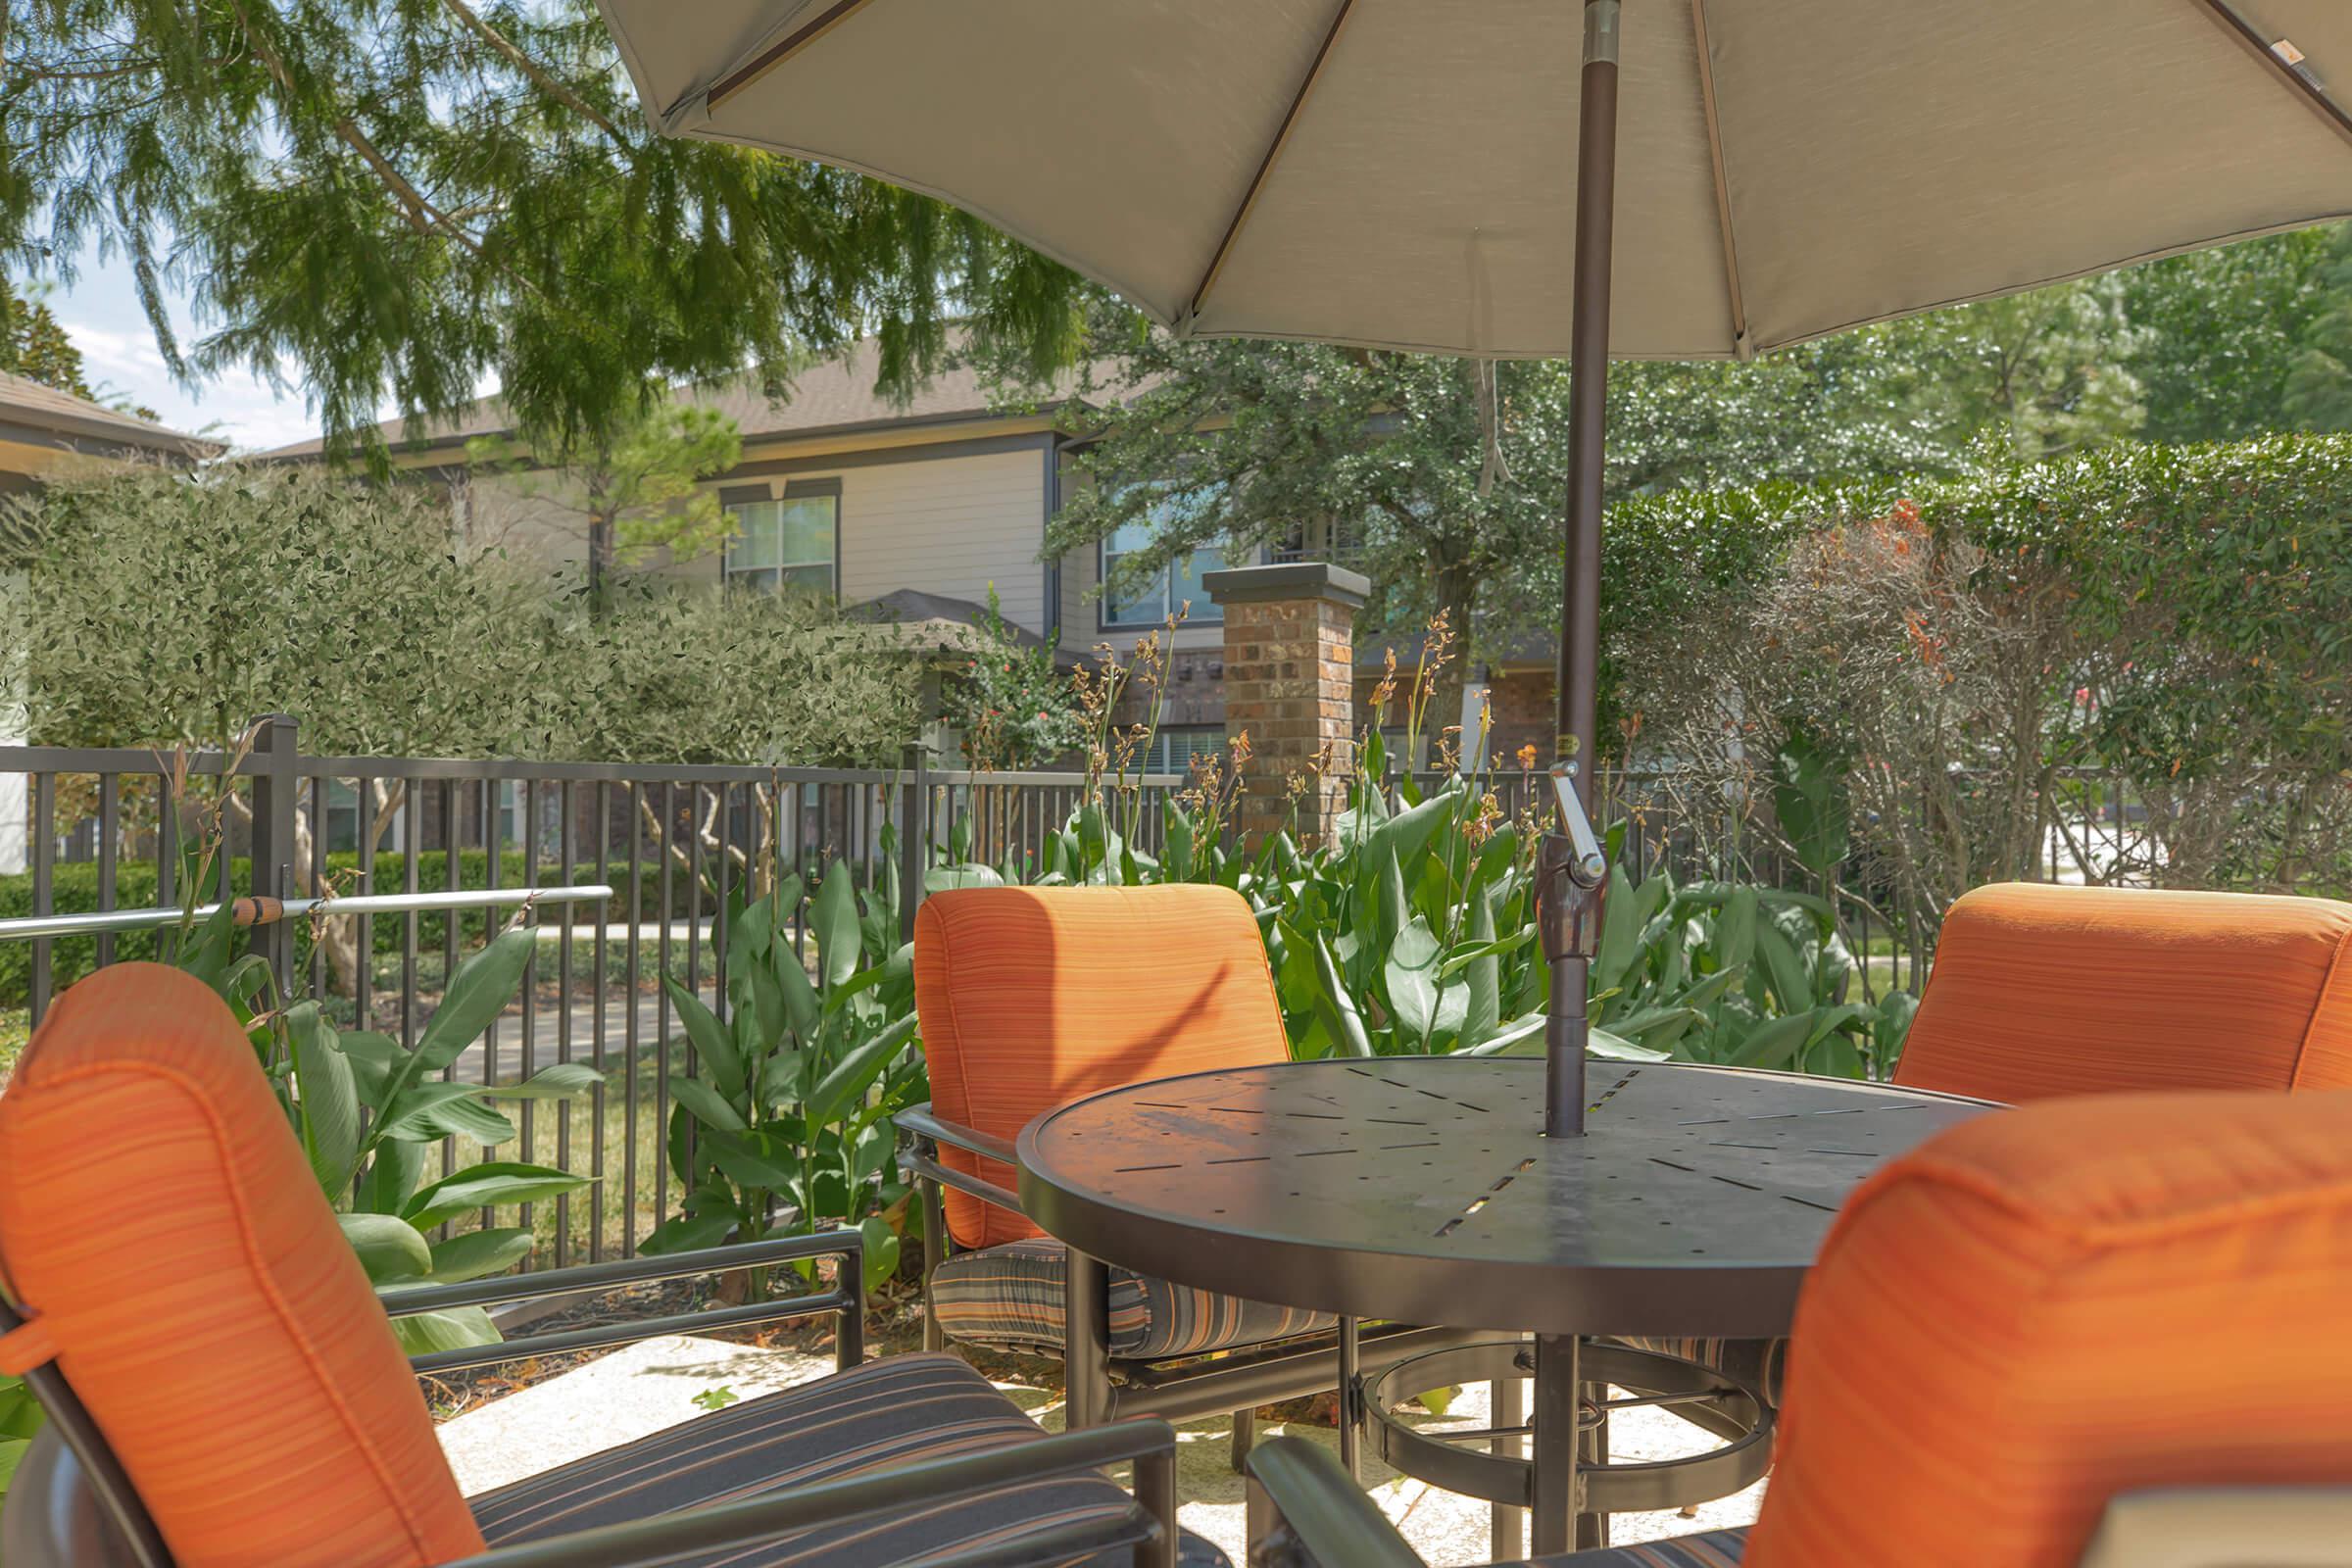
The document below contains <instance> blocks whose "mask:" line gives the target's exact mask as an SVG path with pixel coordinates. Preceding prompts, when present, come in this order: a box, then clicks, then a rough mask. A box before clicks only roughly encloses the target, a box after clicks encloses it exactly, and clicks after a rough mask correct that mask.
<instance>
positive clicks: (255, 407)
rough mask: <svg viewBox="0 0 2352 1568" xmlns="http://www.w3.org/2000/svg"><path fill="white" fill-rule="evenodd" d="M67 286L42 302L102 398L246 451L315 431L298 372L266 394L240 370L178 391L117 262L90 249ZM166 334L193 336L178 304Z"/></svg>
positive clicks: (126, 269) (183, 339)
mask: <svg viewBox="0 0 2352 1568" xmlns="http://www.w3.org/2000/svg"><path fill="white" fill-rule="evenodd" d="M78 274H79V275H78V276H76V277H75V279H74V281H73V285H72V286H71V287H66V286H64V285H60V286H58V287H57V288H56V289H54V290H53V291H52V292H51V293H50V294H49V296H48V304H49V309H50V310H51V311H52V312H54V313H55V314H56V316H57V319H58V322H59V324H61V325H62V326H64V327H65V329H66V335H67V336H69V337H71V338H72V339H73V346H74V347H75V348H77V349H79V350H81V357H82V369H83V373H84V374H85V375H86V376H87V377H88V379H89V382H90V385H91V386H92V388H94V389H95V390H97V391H98V393H99V395H100V396H101V397H103V398H106V399H109V400H112V399H113V398H115V397H117V396H122V397H126V398H128V399H129V400H130V401H131V402H132V403H136V404H140V405H143V406H145V407H147V408H150V409H153V410H154V411H155V412H156V413H157V414H158V415H159V416H161V417H162V418H163V421H164V423H166V424H168V425H170V426H172V428H173V429H175V430H182V431H186V432H188V433H190V434H196V435H211V436H213V437H215V438H216V439H219V440H222V441H226V442H228V443H230V444H231V445H232V446H234V447H236V448H238V449H241V450H247V451H261V450H266V449H268V448H270V447H281V446H285V445H287V444H289V443H291V442H295V441H300V440H303V439H304V438H305V437H308V436H313V435H317V434H318V433H319V422H318V419H317V417H315V416H314V415H313V413H312V411H311V409H310V408H309V407H308V405H307V403H306V401H305V399H304V395H303V388H302V385H301V377H300V375H299V373H290V374H288V375H287V377H286V381H287V385H286V386H284V387H283V388H272V387H271V386H270V384H269V383H268V382H266V381H264V380H262V379H261V378H259V377H257V376H254V375H251V374H249V373H247V372H245V371H242V370H232V371H229V372H228V373H227V374H225V375H221V376H219V377H216V378H214V379H212V380H209V381H205V382H202V383H200V384H198V385H197V386H196V387H195V388H194V389H193V390H191V389H189V388H187V387H183V386H182V385H180V383H179V382H178V381H176V380H174V379H173V378H172V372H171V371H170V370H168V369H166V368H165V367H164V357H163V356H162V355H161V354H160V353H158V352H157V351H156V347H155V334H154V332H153V331H152V330H150V329H149V327H148V325H147V313H146V312H145V311H144V310H143V309H141V308H140V305H139V296H138V290H137V288H136V286H135V285H134V284H133V282H132V280H131V270H130V264H129V263H128V262H127V261H125V260H124V259H123V258H122V257H119V256H118V257H115V258H113V259H111V260H105V261H102V260H100V259H99V257H98V256H97V254H96V252H95V251H94V250H93V251H91V252H88V253H85V254H84V255H83V256H82V258H81V262H80V266H79V269H78ZM172 328H173V330H174V332H175V333H176V335H177V336H178V338H179V341H180V343H181V344H182V346H185V345H187V344H191V343H193V342H195V341H196V339H197V337H198V336H199V335H200V334H199V332H198V329H197V327H196V325H195V323H194V321H193V320H192V319H190V318H189V316H188V312H187V308H186V304H185V302H184V300H181V299H178V298H176V297H175V298H173V300H172Z"/></svg>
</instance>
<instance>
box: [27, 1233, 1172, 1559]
mask: <svg viewBox="0 0 2352 1568" xmlns="http://www.w3.org/2000/svg"><path fill="white" fill-rule="evenodd" d="M828 1257H830V1258H837V1259H839V1260H840V1264H839V1272H838V1273H837V1275H836V1277H835V1280H836V1282H835V1284H834V1285H833V1286H832V1287H831V1288H830V1289H827V1290H824V1291H819V1292H816V1293H813V1294H811V1295H808V1296H800V1297H794V1298H791V1299H787V1300H780V1301H762V1302H754V1303H750V1304H748V1305H745V1306H736V1307H720V1308H715V1309H711V1310H708V1311H703V1312H687V1313H673V1314H669V1315H666V1316H663V1317H659V1318H653V1319H649V1320H646V1321H643V1322H638V1323H621V1324H611V1325H605V1326H600V1327H597V1328H590V1329H581V1330H575V1331H572V1332H568V1333H561V1334H548V1335H540V1336H537V1337H535V1338H530V1339H523V1340H515V1341H508V1342H504V1343H501V1344H497V1345H486V1346H474V1347H468V1348H463V1349H456V1350H445V1351H440V1352H437V1353H434V1354H429V1355H421V1356H417V1357H413V1358H412V1359H411V1362H410V1365H411V1366H412V1367H414V1368H415V1369H416V1370H417V1372H418V1373H419V1374H420V1375H422V1374H428V1373H433V1372H445V1371H452V1370H456V1369H459V1368H462V1367H476V1366H489V1365H494V1364H496V1363H498V1362H502V1361H511V1360H515V1359H519V1358H521V1357H524V1356H532V1355H545V1354H555V1353H563V1352H565V1351H571V1350H581V1349H591V1348H603V1347H607V1346H613V1345H621V1344H627V1343H631V1342H634V1341H638V1340H646V1339H653V1338H657V1337H659V1336H662V1335H665V1334H678V1333H685V1332H690V1331H693V1330H698V1329H700V1330H708V1329H714V1328H740V1327H743V1326H745V1325H747V1324H752V1323H770V1322H782V1321H787V1320H790V1319H795V1318H806V1317H814V1316H818V1315H820V1314H825V1313H831V1314H834V1315H835V1317H836V1318H837V1320H838V1327H837V1329H836V1333H835V1340H834V1364H835V1366H836V1368H837V1369H838V1370H840V1371H844V1372H846V1371H848V1370H850V1369H851V1368H853V1367H855V1366H858V1365H859V1364H860V1363H861V1362H862V1361H863V1360H864V1355H865V1327H864V1310H865V1308H864V1301H863V1299H862V1293H861V1291H860V1290H859V1289H858V1284H857V1283H856V1282H858V1280H860V1279H861V1278H862V1270H863V1266H864V1249H863V1246H862V1243H861V1241H860V1238H859V1236H858V1233H857V1232H856V1231H831V1232H825V1233H822V1234H819V1235H815V1236H792V1237H780V1238H774V1239H771V1240H768V1241H763V1242H751V1243H740V1244H736V1245H732V1246H727V1247H714V1248H706V1249H703V1250H698V1251H692V1252H677V1253H671V1254H668V1255H665V1256H660V1257H635V1258H623V1259H616V1260H614V1261H612V1262H607V1263H591V1264H586V1265H583V1266H580V1267H577V1268H566V1269H555V1270H549V1271H544V1272H539V1273H532V1274H523V1275H513V1276H507V1277H504V1278H499V1279H489V1280H473V1281H467V1282H465V1283H463V1284H457V1285H424V1286H413V1287H408V1288H404V1289H397V1290H391V1291H386V1292H384V1293H383V1297H382V1299H383V1301H384V1306H385V1311H386V1313H387V1315H389V1316H391V1317H395V1318H397V1317H406V1316H412V1315H414V1314H416V1313H419V1312H433V1311H442V1310H446V1309H448V1308H452V1307H457V1306H488V1305H493V1304H501V1303H510V1302H517V1301H528V1300H535V1299H545V1298H549V1297H557V1296H569V1295H575V1294H579V1293H582V1292H588V1291H599V1290H609V1289H612V1288H613V1287H614V1286H617V1285H628V1284H638V1283H643V1282H646V1281H651V1280H662V1279H679V1278H684V1277H686V1276H689V1275H698V1274H710V1273H731V1272H734V1271H736V1270H739V1269H746V1268H764V1267H769V1266H772V1265H775V1264H779V1263H790V1262H800V1261H804V1260H809V1259H818V1258H828ZM24 1321H25V1312H24V1311H23V1310H21V1309H20V1303H15V1302H11V1301H8V1300H6V1299H0V1331H5V1330H8V1329H13V1328H15V1327H17V1326H18V1325H19V1324H21V1323H23V1322H24ZM25 1385H26V1386H27V1387H28V1388H30V1389H31V1391H32V1393H33V1396H34V1397H36V1398H37V1399H39V1400H40V1403H41V1406H42V1408H43V1410H44V1411H46V1412H47V1414H48V1416H49V1422H50V1424H49V1425H48V1426H47V1427H46V1428H44V1429H43V1432H42V1435H41V1436H40V1437H39V1438H38V1439H36V1440H35V1442H34V1446H33V1449H32V1450H31V1451H30V1452H29V1453H28V1454H27V1455H26V1457H25V1462H24V1464H23V1465H21V1466H20V1468H19V1472H18V1476H17V1479H16V1483H15V1484H14V1485H13V1486H12V1487H11V1489H10V1496H9V1502H10V1506H9V1508H8V1510H7V1511H6V1513H5V1514H4V1515H0V1551H5V1553H6V1557H7V1561H8V1562H9V1563H10V1565H11V1568H174V1564H173V1559H172V1554H171V1551H170V1549H169V1547H167V1546H166V1544H165V1543H164V1541H163V1538H162V1536H161V1534H160V1533H159V1532H158V1531H157V1529H156V1527H155V1522H154V1520H153V1519H152V1518H151V1517H150V1516H149V1514H148V1512H147V1509H146V1505H145V1504H144V1503H143V1502H141V1501H140V1499H139V1495H138V1491H137V1488H136V1487H135V1485H134V1484H133V1483H132V1482H131V1480H130V1478H129V1476H128V1475H127V1474H126V1473H125V1472H124V1471H123V1466H122V1463H121V1461H120V1460H119V1459H118V1458H117V1457H116V1455H115V1452H114V1450H113V1448H112V1447H111V1446H109V1445H108V1444H107V1441H106V1437H105V1434H104V1433H102V1432H101V1431H100V1430H99V1428H98V1426H97V1423H96V1422H95V1421H93V1420H92V1419H91V1417H90V1415H89V1412H88V1410H87V1409H85V1408H84V1407H83V1405H82V1403H81V1401H80V1399H79V1398H78V1397H76V1396H75V1395H74V1393H73V1388H72V1387H71V1385H70V1384H68V1382H67V1381H66V1378H65V1376H64V1374H63V1373H62V1372H60V1371H59V1369H58V1368H57V1367H56V1366H54V1365H49V1366H41V1367H36V1368H34V1369H33V1370H31V1371H30V1372H27V1373H26V1374H25ZM1130 1462H1131V1463H1133V1465H1134V1466H1135V1499H1134V1502H1133V1504H1132V1505H1131V1507H1130V1508H1129V1510H1128V1511H1127V1512H1126V1513H1124V1514H1122V1515H1120V1516H1117V1517H1114V1518H1112V1519H1108V1520H1098V1521H1094V1522H1091V1523H1087V1524H1083V1525H1073V1526H1066V1527H1062V1528H1060V1529H1057V1530H1054V1531H1049V1532H1041V1533H1039V1534H1038V1535H1035V1536H1032V1537H1031V1538H1030V1539H1029V1540H1028V1541H1026V1542H1023V1543H1020V1544H1017V1545H1012V1546H992V1547H987V1548H980V1549H975V1550H971V1551H964V1552H957V1553H955V1554H953V1555H950V1556H945V1557H937V1558H934V1559H930V1561H931V1563H932V1564H933V1568H1035V1565H1040V1564H1048V1563H1056V1562H1063V1561H1067V1560H1069V1559H1070V1558H1072V1557H1080V1556H1085V1555H1087V1554H1089V1553H1091V1552H1100V1551H1106V1550H1116V1549H1119V1548H1121V1547H1129V1546H1131V1547H1132V1548H1133V1550H1134V1555H1135V1563H1136V1568H1174V1565H1175V1562H1176V1552H1177V1541H1178V1531H1177V1525H1176V1434H1175V1431H1174V1429H1173V1428H1172V1427H1170V1426H1169V1425H1168V1423H1166V1422H1165V1421H1152V1420H1136V1421H1123V1422H1120V1423H1118V1424H1116V1425H1110V1426H1101V1427H1096V1428H1092V1429H1089V1430H1085V1431H1076V1432H1069V1433H1065V1434H1060V1435H1056V1436H1041V1437H1039V1438H1037V1439H1036V1440H1034V1441H1032V1442H1025V1443H1019V1444H1014V1445H1010V1446H1005V1447H1003V1448H999V1449H996V1450H993V1451H990V1452H987V1453H978V1454H966V1455H961V1456H958V1457H956V1458H952V1459H935V1460H925V1461H922V1462H920V1463H915V1464H909V1465H904V1466H900V1467H898V1468H895V1469H891V1470H887V1471H882V1472H879V1473H876V1474H872V1475H861V1476H858V1477H854V1478H852V1479H849V1480H844V1481H837V1482H829V1483H825V1484H822V1485H818V1486H810V1487H803V1488H797V1489H794V1490H792V1491H789V1492H784V1493H780V1494H777V1495H771V1496H761V1497H754V1498H751V1499H748V1500H746V1501H742V1502H735V1503H726V1504H720V1505H714V1506H709V1507H701V1508H690V1509H685V1510H681V1511H679V1512H676V1513H668V1514H661V1515H656V1516H654V1517H652V1518H648V1519H641V1520H635V1521H632V1522H630V1523H627V1524H620V1525H609V1526H604V1527H602V1528H599V1529H594V1530H584V1531H578V1532H575V1533H573V1534H570V1535H566V1536H559V1537H555V1538H552V1539H550V1540H546V1541H536V1542H528V1543H520V1544H515V1545H510V1546H501V1547H495V1548H492V1549H491V1550H488V1551H485V1552H480V1553H477V1554H475V1555H473V1556H470V1557H466V1558H464V1559H462V1560H461V1561H459V1562H457V1563H452V1564H450V1565H449V1568H653V1565H655V1564H659V1563H666V1562H673V1561H675V1560H677V1559H678V1558H680V1557H683V1556H688V1555H691V1554H693V1553H697V1552H704V1551H711V1550H714V1549H718V1548H722V1547H727V1546H749V1545H755V1544H759V1543H760V1542H763V1541H768V1540H773V1539H774V1538H776V1537H778V1536H782V1535H786V1534H788V1533H790V1532H793V1531H796V1530H803V1529H807V1528H809V1527H812V1526H817V1525H827V1524H844V1523H849V1522H852V1521H855V1520H858V1519H861V1518H867V1517H870V1516H873V1515H876V1514H882V1513H887V1512H890V1511H891V1510H893V1509H896V1508H900V1507H903V1506H906V1505H907V1504H909V1503H915V1502H937V1501H941V1500H944V1499H952V1498H958V1497H971V1496H979V1495H985V1494H987V1493H989V1492H992V1491H995V1490H997V1489H999V1488H1001V1487H1005V1486H1007V1485H1010V1484H1012V1483H1015V1482H1022V1481H1031V1480H1037V1479H1040V1478H1043V1477H1049V1476H1063V1475H1069V1476H1075V1475H1081V1474H1084V1473H1086V1472H1088V1471H1096V1470H1100V1469H1102V1468H1103V1467H1104V1466H1106V1465H1112V1464H1122V1463H1130Z"/></svg>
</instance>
